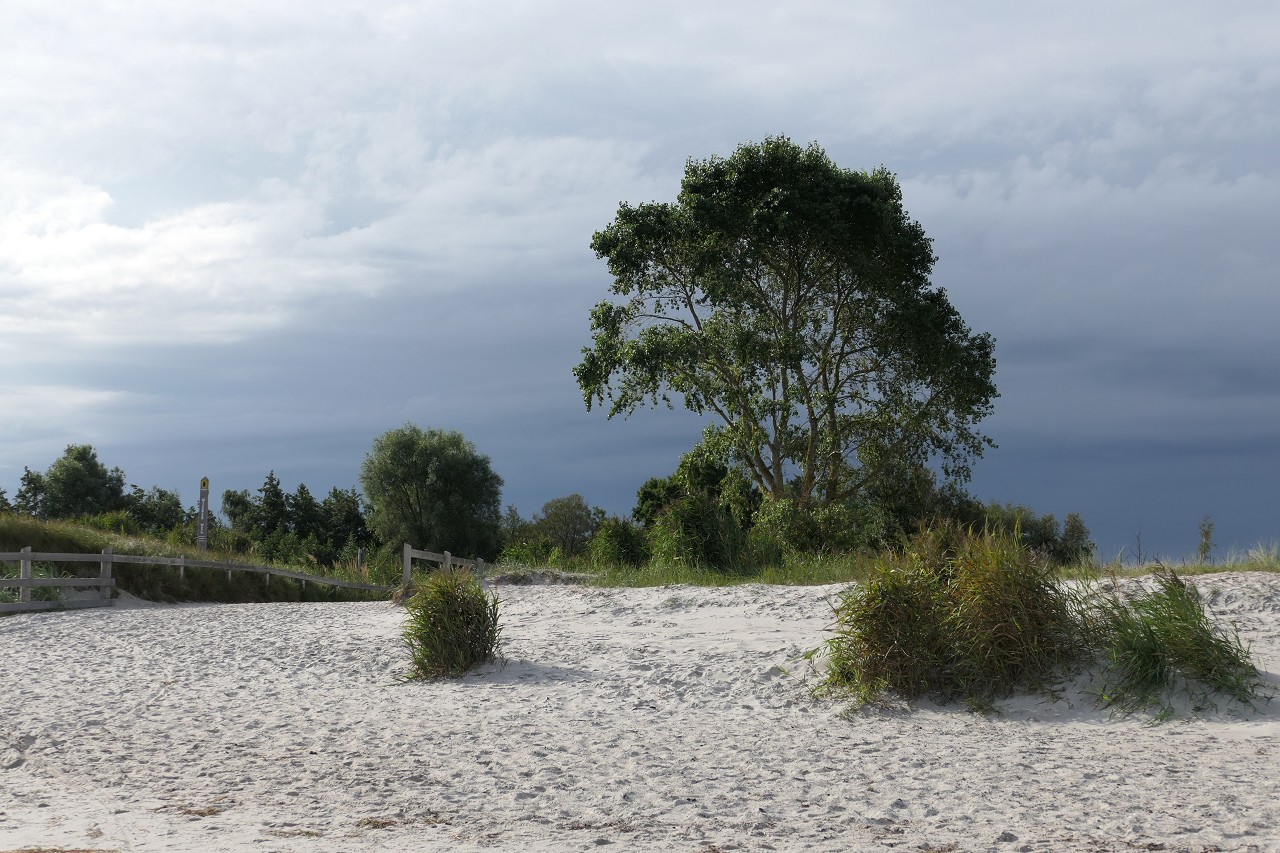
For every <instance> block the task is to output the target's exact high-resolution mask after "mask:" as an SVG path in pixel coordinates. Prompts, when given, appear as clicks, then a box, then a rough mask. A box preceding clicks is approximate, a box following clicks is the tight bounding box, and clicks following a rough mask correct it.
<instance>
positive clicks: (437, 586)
mask: <svg viewBox="0 0 1280 853" xmlns="http://www.w3.org/2000/svg"><path fill="white" fill-rule="evenodd" d="M405 609H406V610H407V611H408V613H409V620H408V622H407V623H406V625H405V628H404V642H405V645H406V646H407V647H408V649H409V657H410V665H409V673H408V676H407V677H408V678H444V677H449V676H457V675H462V674H463V673H465V672H466V671H467V670H469V669H471V668H472V667H474V666H477V665H479V664H482V663H486V662H488V661H491V660H493V659H494V658H495V657H496V655H497V649H498V635H499V628H498V599H497V596H495V595H493V594H491V593H488V592H486V591H485V589H484V587H482V586H481V585H480V584H479V582H477V581H476V579H475V578H474V577H472V576H471V574H470V573H468V572H448V571H438V572H435V573H433V574H432V575H431V576H430V577H428V578H427V580H426V582H425V583H424V584H423V585H422V586H421V587H420V588H419V589H418V590H417V591H416V592H415V593H414V595H413V597H412V598H410V599H409V600H408V601H407V602H406V603H405Z"/></svg>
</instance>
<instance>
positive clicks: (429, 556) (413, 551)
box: [404, 542, 484, 583]
mask: <svg viewBox="0 0 1280 853" xmlns="http://www.w3.org/2000/svg"><path fill="white" fill-rule="evenodd" d="M414 560H426V561H427V562H429V563H436V564H438V565H439V566H440V568H442V569H445V570H446V571H449V570H452V569H453V567H454V566H462V567H463V568H467V569H471V570H472V571H473V572H475V573H476V574H478V575H481V576H483V575H484V560H481V559H475V560H465V559H462V558H460V557H455V556H453V555H452V554H450V553H449V552H448V551H445V552H444V553H443V554H437V553H435V552H433V551H419V550H418V549H417V548H414V547H413V546H412V545H410V544H409V543H408V542H406V543H404V582H405V583H408V582H409V576H410V575H411V574H412V573H413V561H414Z"/></svg>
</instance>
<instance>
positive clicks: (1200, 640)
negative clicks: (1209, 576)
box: [1087, 566, 1262, 711]
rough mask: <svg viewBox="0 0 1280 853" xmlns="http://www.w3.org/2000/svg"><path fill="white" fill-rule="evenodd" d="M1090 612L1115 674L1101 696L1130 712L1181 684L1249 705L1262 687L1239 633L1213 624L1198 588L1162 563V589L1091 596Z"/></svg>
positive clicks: (1158, 580) (1158, 577)
mask: <svg viewBox="0 0 1280 853" xmlns="http://www.w3.org/2000/svg"><path fill="white" fill-rule="evenodd" d="M1087 616H1088V623H1087V624H1088V625H1089V626H1090V628H1091V637H1090V640H1091V642H1092V645H1093V647H1094V648H1095V650H1096V652H1097V654H1098V657H1099V659H1100V660H1101V662H1102V663H1103V665H1104V666H1105V667H1106V670H1107V672H1108V674H1109V676H1110V678H1111V679H1112V683H1110V684H1109V685H1107V686H1106V687H1104V688H1103V690H1102V692H1101V696H1102V698H1103V700H1104V701H1105V702H1107V703H1108V704H1111V705H1114V706H1115V707H1117V708H1119V709H1121V710H1123V711H1135V710H1141V709H1145V708H1149V707H1152V706H1154V705H1158V704H1160V703H1162V702H1163V701H1164V700H1165V697H1167V696H1168V695H1169V694H1171V693H1172V692H1174V691H1175V690H1176V689H1177V688H1178V687H1179V686H1180V685H1182V686H1185V687H1187V689H1188V690H1189V691H1195V690H1197V689H1203V690H1205V691H1206V692H1216V693H1223V694H1226V695H1227V696H1229V697H1231V698H1232V699H1235V700H1237V701H1239V702H1244V703H1249V702H1250V700H1252V699H1253V698H1255V697H1256V696H1257V695H1258V692H1259V690H1260V689H1261V687H1262V684H1261V682H1260V680H1259V677H1258V670H1257V668H1256V667H1255V666H1254V665H1253V662H1252V661H1251V660H1250V658H1249V652H1248V650H1247V649H1246V648H1245V647H1244V645H1243V644H1242V643H1241V642H1240V637H1239V635H1238V634H1237V633H1236V631H1235V630H1234V629H1230V630H1228V629H1226V628H1224V627H1223V626H1221V625H1218V624H1216V623H1214V622H1212V621H1211V620H1210V619H1209V617H1208V615H1207V614H1206V613H1205V610H1204V606H1203V604H1202V603H1201V601H1200V594H1199V592H1198V590H1197V589H1196V588H1195V585H1194V584H1192V583H1191V582H1190V581H1186V580H1183V579H1182V578H1180V577H1178V575H1177V573H1176V572H1174V570H1173V569H1171V568H1168V567H1166V566H1160V567H1159V569H1158V570H1157V572H1156V574H1155V587H1154V588H1143V589H1141V590H1140V591H1139V592H1137V593H1135V594H1132V595H1129V596H1122V595H1120V594H1118V593H1116V592H1115V591H1114V590H1112V591H1110V592H1106V593H1099V594H1095V595H1094V596H1091V597H1090V598H1089V599H1088V601H1087Z"/></svg>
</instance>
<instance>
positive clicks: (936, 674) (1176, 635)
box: [822, 527, 1267, 715]
mask: <svg viewBox="0 0 1280 853" xmlns="http://www.w3.org/2000/svg"><path fill="white" fill-rule="evenodd" d="M1131 586H1132V585H1131ZM824 648H825V651H826V653H827V661H828V671H827V676H826V678H825V680H824V682H823V684H822V689H824V690H826V691H828V692H832V693H837V694H842V695H848V696H850V697H851V698H853V700H854V701H855V702H857V703H860V704H863V703H870V702H875V701H879V700H880V699H881V698H883V697H884V696H885V695H887V694H894V695H898V696H901V697H904V698H907V699H917V698H920V697H924V696H928V697H931V698H935V699H938V700H940V701H951V700H955V699H964V700H966V701H968V702H970V703H971V704H974V705H975V706H977V707H989V706H990V703H991V700H992V699H994V698H998V697H1001V696H1006V695H1009V694H1010V693H1012V692H1015V691H1021V690H1037V689H1049V688H1050V687H1051V685H1052V684H1053V683H1054V682H1056V681H1059V680H1061V679H1062V678H1064V677H1065V676H1066V675H1068V674H1069V673H1071V672H1074V671H1076V670H1077V669H1079V668H1088V669H1090V670H1092V671H1094V672H1095V674H1096V675H1097V676H1098V677H1099V678H1100V679H1101V682H1102V684H1103V686H1102V687H1101V688H1100V689H1099V690H1098V696H1099V698H1100V700H1101V701H1102V702H1103V703H1104V704H1106V705H1109V706H1111V707H1113V708H1116V709H1118V710H1121V711H1123V712H1132V711H1136V710H1145V709H1149V708H1159V709H1160V712H1159V713H1160V714H1161V715H1163V714H1165V713H1167V712H1168V709H1169V708H1170V707H1171V705H1170V699H1171V696H1172V694H1173V693H1174V692H1176V691H1181V690H1185V691H1187V692H1188V693H1190V694H1192V695H1193V696H1196V697H1199V698H1201V699H1202V700H1207V699H1208V697H1209V696H1211V695H1224V696H1227V697H1229V698H1230V699H1233V700H1236V701H1239V702H1242V703H1245V704H1248V703H1251V702H1252V701H1253V700H1255V699H1259V698H1262V697H1264V696H1266V695H1267V691H1266V688H1265V686H1264V684H1263V683H1262V682H1261V680H1260V679H1259V676H1258V670H1257V668H1256V667H1255V666H1254V664H1253V662H1252V661H1251V660H1250V658H1249V653H1248V649H1247V648H1246V647H1245V646H1244V645H1243V644H1242V643H1241V642H1240V639H1239V636H1238V634H1237V633H1236V631H1235V629H1234V628H1231V627H1228V626H1223V625H1221V624H1219V623H1217V622H1215V621H1214V620H1213V619H1212V618H1211V617H1210V615H1209V614H1208V613H1206V611H1205V610H1204V607H1203V604H1202V602H1201V600H1200V597H1199V594H1198V592H1197V591H1196V588H1195V586H1194V585H1193V584H1192V583H1191V582H1190V581H1187V580H1185V579H1183V578H1181V577H1179V576H1178V574H1177V573H1175V572H1174V571H1173V570H1171V569H1167V568H1162V569H1161V570H1160V571H1158V572H1157V574H1156V576H1155V579H1154V586H1151V585H1150V584H1148V585H1147V586H1141V587H1137V588H1136V590H1134V591H1130V592H1122V591H1121V586H1120V585H1118V584H1117V583H1116V582H1115V581H1114V579H1113V581H1112V582H1111V583H1099V582H1096V581H1094V580H1085V581H1084V582H1082V583H1078V584H1076V585H1067V584H1064V583H1062V580H1061V577H1060V576H1059V573H1058V571H1057V570H1056V569H1055V568H1054V567H1052V566H1049V565H1046V564H1045V563H1043V562H1042V560H1041V558H1040V557H1039V556H1038V555H1037V554H1035V553H1034V552H1031V551H1029V550H1028V549H1026V548H1025V547H1024V546H1022V545H1021V544H1020V543H1019V541H1018V539H1017V536H1016V532H1015V533H1013V534H1005V533H998V532H997V533H991V532H986V533H975V532H973V531H971V530H970V531H961V530H958V529H956V528H945V527H944V528H941V529H937V530H928V531H924V532H922V533H921V534H920V535H918V536H917V537H915V538H914V539H912V540H910V541H909V542H907V543H906V544H904V546H903V547H902V548H900V549H898V550H896V551H893V552H889V553H886V554H883V555H881V556H880V557H879V558H878V559H877V560H876V562H875V563H874V564H873V565H872V567H871V571H870V574H869V577H868V579H867V581H866V583H864V584H862V585H860V586H857V587H853V588H851V589H850V590H848V591H847V592H846V593H845V595H844V596H843V597H842V599H841V601H840V603H839V605H838V606H837V607H836V624H835V630H834V636H833V637H832V638H831V639H830V640H828V641H827V643H826V644H825V646H824ZM1199 704H1201V705H1203V704H1204V702H1203V701H1202V702H1201V703H1199Z"/></svg>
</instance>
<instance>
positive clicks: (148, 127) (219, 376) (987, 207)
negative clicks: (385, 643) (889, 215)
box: [0, 0, 1280, 558]
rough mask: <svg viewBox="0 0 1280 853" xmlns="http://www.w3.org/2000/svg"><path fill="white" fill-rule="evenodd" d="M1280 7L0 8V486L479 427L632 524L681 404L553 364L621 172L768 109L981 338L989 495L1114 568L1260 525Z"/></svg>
mask: <svg viewBox="0 0 1280 853" xmlns="http://www.w3.org/2000/svg"><path fill="white" fill-rule="evenodd" d="M1277 37H1280V5H1278V4H1276V3H1275V2H1274V0H1264V1H1263V2H1227V3H1215V4H1210V3H1168V2H1154V0H1153V2H1141V1H1140V0H1136V1H1135V2H1127V3H1122V4H1117V3H1113V2H1105V3H1104V2H1078V3H1071V4H1040V3H1015V2H1007V3H1004V2H975V3H964V4H952V3H943V2H911V1H910V0H906V1H905V2H904V0H893V2H888V0H886V2H856V1H855V2H848V0H832V2H824V1H823V0H819V1H818V2H806V3H795V4H777V3H765V2H739V3H735V4H701V5H698V4H689V3H687V2H681V3H673V2H661V1H660V0H659V2H648V3H644V4H631V5H629V6H626V5H621V4H605V3H597V2H556V0H539V2H536V3H534V2H508V3H485V4H477V3H463V2H415V3H403V4H397V3H385V2H376V1H375V0H361V2H360V3H338V2H323V0H308V2H305V3H303V2H290V0H276V2H272V3H262V2H259V0H254V2H242V1H241V0H219V2H218V3H216V4H214V3H159V2H154V3H145V2H116V3H110V4H104V3H99V2H83V3H80V2H71V0H66V2H58V3H47V2H43V0H9V2H6V3H4V4H3V5H0V111H2V114H3V121H0V487H3V488H5V489H6V491H7V492H8V494H9V496H10V498H12V497H13V495H14V492H16V490H17V488H18V484H19V479H20V476H21V473H22V469H23V466H24V465H26V466H29V467H31V468H33V469H36V470H44V469H45V468H47V467H48V466H49V464H50V463H52V462H53V460H54V459H56V458H57V457H58V456H59V455H60V454H61V453H62V451H63V449H64V448H65V447H66V445H67V444H70V443H86V442H87V443H91V444H93V445H94V447H95V448H97V450H98V453H99V457H100V458H101V459H102V460H103V462H105V463H106V464H107V465H108V466H116V465H118V466H120V467H121V468H123V469H124V470H125V472H126V474H127V475H128V480H129V482H131V483H136V484H138V485H141V486H143V487H148V486H151V485H160V486H163V487H165V488H168V489H172V490H176V491H178V492H180V494H181V495H182V497H183V499H184V502H185V503H187V504H191V503H194V502H195V499H196V492H197V490H198V483H199V480H200V477H201V476H208V477H210V479H211V481H212V488H213V492H214V493H215V496H216V495H220V494H221V492H222V490H223V489H227V488H235V489H240V488H247V489H251V490H252V489H256V488H257V487H258V486H260V485H261V484H262V481H263V479H264V477H265V476H266V473H267V472H268V471H269V470H274V471H275V472H276V474H277V475H278V476H279V477H280V479H281V480H282V482H283V484H284V485H285V487H286V488H288V489H292V488H294V487H296V485H297V484H298V483H299V482H305V483H306V484H307V485H308V487H310V489H311V490H312V492H314V493H316V494H317V495H323V494H324V493H327V492H328V490H329V488H330V487H332V486H338V487H341V488H349V487H351V486H354V485H356V483H357V478H358V471H359V466H360V463H361V460H362V459H363V457H364V454H365V453H366V452H367V451H368V449H369V447H370V445H371V443H372V441H373V439H374V437H375V436H377V435H379V434H380V433H382V432H385V431H386V430H388V429H391V428H394V427H397V426H400V425H403V424H404V423H406V422H413V423H416V424H419V425H420V426H423V427H439V428H446V429H458V430H461V431H462V432H463V433H464V434H465V435H466V436H467V437H468V438H469V439H471V440H472V441H473V442H474V443H475V444H476V446H477V447H478V449H479V450H480V451H481V452H483V453H485V454H487V455H489V456H490V458H491V459H492V461H493V465H494V469H495V470H496V471H497V472H498V473H499V474H500V475H501V476H502V477H503V478H504V479H505V481H506V486H505V489H504V495H503V499H504V503H514V504H515V505H517V506H518V507H519V508H520V510H521V511H522V512H523V513H524V514H525V515H526V516H528V515H530V514H532V513H533V512H534V511H536V510H537V509H538V508H539V507H540V506H541V504H542V503H543V502H544V501H546V500H548V499H550V498H553V497H557V496H562V495H566V494H570V493H573V492H580V493H581V494H583V495H584V496H585V497H586V498H587V500H589V501H590V502H592V503H594V504H598V505H601V506H604V507H605V508H606V509H608V510H610V511H612V512H618V513H625V512H627V511H628V510H629V509H630V508H631V506H632V504H633V503H634V495H635V490H636V488H637V487H638V486H639V485H640V483H641V482H643V481H644V480H645V479H646V478H647V477H650V476H654V475H665V474H667V473H670V472H671V470H673V468H674V466H675V464H676V462H677V460H678V458H679V456H680V455H681V454H682V453H683V452H684V451H686V450H688V449H689V448H690V447H691V446H692V444H693V442H694V441H695V440H696V438H697V435H698V433H699V431H700V427H701V425H700V424H699V423H698V422H697V421H696V420H695V419H693V418H692V417H691V416H689V415H687V414H684V413H681V412H674V413H671V412H667V411H665V410H663V411H657V412H653V413H644V414H641V415H637V416H636V417H633V418H632V419H631V420H630V421H626V422H622V421H608V420H606V419H605V417H604V415H603V414H602V413H601V412H599V411H598V410H597V411H595V412H592V413H588V412H586V410H585V408H584V406H583V404H582V400H581V394H580V393H579V391H578V389H577V387H576V385H575V383H574V380H573V376H572V374H571V369H572V367H573V366H574V364H576V363H577V361H578V359H579V354H580V351H581V348H582V347H583V346H584V345H586V344H587V343H588V341H589V334H588V313H589V311H590V308H591V306H592V305H593V304H594V303H595V302H597V301H599V300H601V299H603V298H605V297H606V295H607V288H608V286H609V283H610V279H609V276H608V273H607V270H606V269H605V265H604V263H603V262H602V261H599V260H597V259H596V258H595V256H594V254H593V253H592V252H591V250H590V248H589V243H590V239H591V234H592V232H593V231H596V230H599V229H600V228H603V227H604V226H605V225H607V224H608V223H609V221H611V219H612V218H613V216H614V214H615V212H616V210H617V207H618V203H619V202H620V201H623V200H625V201H628V202H632V203H640V202H645V201H654V200H658V201H670V200H673V199H674V198H675V195H676V193H677V192H678V189H679V181H680V178H681V176H682V174H683V170H684V165H685V161H686V159H687V158H689V157H695V158H699V159H701V158H705V157H708V156H711V155H727V154H729V153H731V152H732V151H733V149H734V148H735V147H736V146H737V145H739V144H741V143H743V142H747V141H759V140H761V139H763V138H764V137H765V136H768V135H778V134H784V135H787V136H790V137H791V138H792V139H793V140H795V141H797V142H799V143H801V144H806V143H808V142H810V141H817V142H818V143H819V144H820V145H822V146H823V147H824V148H825V149H826V151H827V152H828V154H829V155H830V156H831V157H832V159H834V160H835V161H836V162H837V163H839V164H840V165H842V166H845V167H848V168H853V169H871V168H875V167H876V166H879V165H882V164H883V165H885V166H887V167H888V168H889V169H891V170H892V171H894V172H895V173H897V175H898V177H899V180H900V182H901V184H902V187H903V193H904V201H905V205H906V207H907V209H908V211H909V212H910V214H911V215H912V216H913V217H914V218H916V219H918V220H919V221H920V222H921V224H922V225H923V226H924V228H925V230H926V232H927V233H928V234H929V235H930V236H931V237H932V238H933V239H934V248H935V252H936V254H937V255H938V256H939V261H938V264H937V266H936V268H935V276H934V281H935V283H936V284H937V285H939V286H941V287H944V288H945V289H946V290H947V292H948V294H949V295H950V298H951V300H952V302H953V303H954V304H955V306H956V307H957V308H958V310H959V311H960V313H961V314H962V316H963V317H964V318H965V320H966V321H967V322H968V324H969V325H970V327H971V328H972V329H973V330H975V331H980V332H990V333H991V334H992V335H993V336H994V337H995V338H996V341H997V344H996V356H997V360H998V364H999V367H998V374H997V380H996V381H997V386H998V388H999V390H1000V394H1001V396H1000V399H999V400H998V401H997V402H996V413H995V414H994V415H993V416H992V417H991V418H989V419H988V420H987V421H986V422H985V424H984V425H985V429H986V432H987V433H988V434H989V435H990V436H991V437H992V438H993V439H994V440H995V441H996V442H997V443H998V444H999V445H1000V446H999V449H997V450H992V451H989V452H988V454H987V456H986V458H984V459H983V460H981V461H980V462H978V464H977V465H976V467H975V471H974V479H973V482H972V484H971V490H972V491H973V492H974V494H976V495H977V496H978V497H981V498H983V499H997V500H1000V501H1013V502H1017V503H1022V504H1027V505H1030V506H1031V507H1033V508H1034V509H1035V510H1037V511H1038V512H1041V513H1044V512H1053V513H1055V514H1057V515H1058V516H1059V517H1062V516H1063V515H1064V514H1065V513H1067V512H1072V511H1076V512H1080V513H1081V514H1082V515H1083V516H1084V520H1085V522H1086V524H1087V525H1088V526H1089V528H1090V529H1091V531H1092V532H1093V534H1094V538H1095V540H1096V541H1097V543H1098V545H1099V547H1100V550H1101V551H1102V553H1103V556H1108V557H1111V556H1115V555H1116V554H1117V553H1119V552H1120V551H1121V550H1122V549H1124V550H1125V551H1132V550H1134V548H1135V545H1136V537H1137V535H1138V534H1139V532H1140V533H1141V538H1142V548H1143V551H1144V554H1146V555H1148V556H1150V555H1155V554H1159V555H1161V556H1165V557H1170V558H1182V557H1186V556H1188V555H1190V554H1192V553H1193V552H1194V550H1195V546H1196V542H1197V534H1196V526H1197V524H1198V522H1199V521H1200V519H1201V517H1202V516H1203V515H1205V514H1208V515H1210V516H1212V518H1213V519H1214V521H1215V522H1216V525H1217V533H1216V539H1217V541H1218V542H1219V543H1221V546H1222V552H1225V551H1227V550H1228V548H1229V547H1230V546H1235V547H1238V548H1241V549H1245V548H1249V547H1251V546H1254V545H1256V544H1258V543H1259V542H1266V541H1274V540H1276V539H1280V495H1278V494H1277V490H1278V489H1277V485H1278V483H1280V440H1278V439H1280V335H1278V334H1277V327H1278V324H1280V287H1278V286H1277V285H1278V284H1280V282H1278V281H1277V272H1276V270H1277V269H1280V239H1278V238H1277V232H1278V228H1277V226H1280V212H1278V210H1277V200H1280V163H1278V162H1277V157H1278V155H1277V152H1280V51H1277V48H1276V45H1277Z"/></svg>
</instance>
